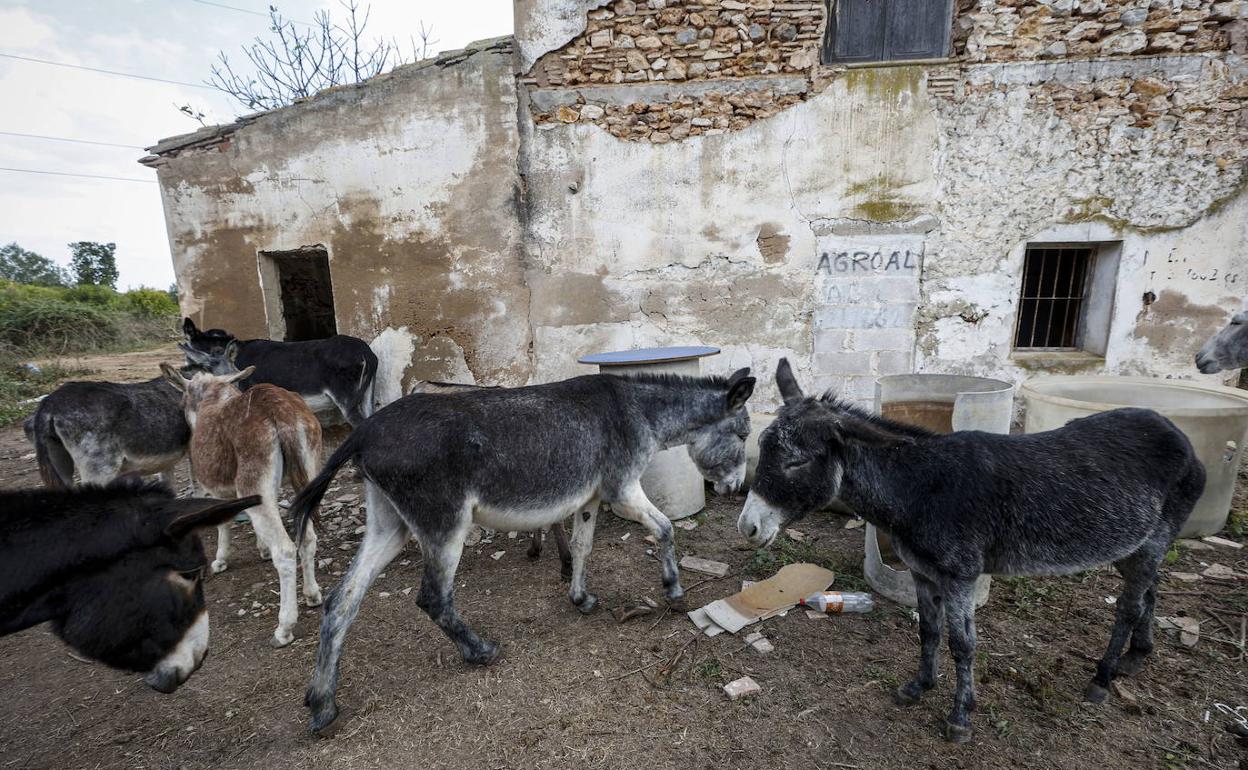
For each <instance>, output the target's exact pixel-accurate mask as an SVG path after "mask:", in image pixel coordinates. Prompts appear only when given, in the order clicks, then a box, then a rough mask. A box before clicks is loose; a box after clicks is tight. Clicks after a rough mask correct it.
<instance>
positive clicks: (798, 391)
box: [776, 358, 806, 404]
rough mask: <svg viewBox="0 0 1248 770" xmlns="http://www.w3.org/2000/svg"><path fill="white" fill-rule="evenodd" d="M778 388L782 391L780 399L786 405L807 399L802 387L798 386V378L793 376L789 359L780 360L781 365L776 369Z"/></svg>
mask: <svg viewBox="0 0 1248 770" xmlns="http://www.w3.org/2000/svg"><path fill="white" fill-rule="evenodd" d="M776 387H777V388H779V389H780V397H781V398H783V399H784V403H786V404H793V403H796V402H798V401H801V400H802V399H803V398H805V397H806V395H805V394H804V393H802V386H801V385H798V384H797V378H796V377H794V376H793V369H792V367H790V366H789V359H787V358H782V359H780V364H779V365H778V366H777V367H776Z"/></svg>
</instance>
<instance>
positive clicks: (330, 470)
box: [290, 430, 363, 544]
mask: <svg viewBox="0 0 1248 770" xmlns="http://www.w3.org/2000/svg"><path fill="white" fill-rule="evenodd" d="M362 443H363V439H361V437H360V431H359V430H354V431H352V432H351V435H350V436H347V440H346V441H344V442H342V445H341V446H339V447H338V449H337V450H336V451H335V452H334V453H333V454H332V455H330V456H329V459H328V460H327V461H326V462H325V467H324V468H322V469H321V472H320V473H319V474H317V476H316V478H314V479H312V480H311V481H309V482H307V483H306V484H304V485H302V487H301V488H300V490H299V493H298V494H296V495H295V499H294V500H293V501H291V503H290V515H291V516H292V517H293V518H294V521H295V542H296V544H301V543H302V542H303V533H304V531H305V530H306V529H307V528H308V521H309V520H311V519H312V518H315V517H316V507H317V506H318V505H320V504H321V498H322V497H324V496H325V490H326V489H328V488H329V482H331V481H333V480H334V476H335V475H336V474H337V473H338V469H339V468H341V467H342V466H343V465H345V464H346V463H347V461H348V460H352V459H354V458H355V456H356V454H357V453H358V452H359V450H360V445H361V444H362ZM293 481H294V478H293V477H292V482H293ZM292 485H293V483H292Z"/></svg>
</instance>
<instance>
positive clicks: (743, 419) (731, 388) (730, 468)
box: [688, 368, 754, 495]
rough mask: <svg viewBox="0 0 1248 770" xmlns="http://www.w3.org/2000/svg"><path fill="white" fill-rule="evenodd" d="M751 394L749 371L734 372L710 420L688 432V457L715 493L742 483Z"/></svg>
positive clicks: (752, 382)
mask: <svg viewBox="0 0 1248 770" xmlns="http://www.w3.org/2000/svg"><path fill="white" fill-rule="evenodd" d="M753 392H754V378H753V377H751V376H750V370H749V369H748V368H747V369H738V370H737V371H735V372H733V374H732V376H731V377H729V378H728V389H727V392H726V393H725V394H724V397H723V401H722V402H720V403H719V404H718V405H717V406H716V408H715V410H714V412H713V415H712V419H711V421H710V422H709V423H706V424H704V425H702V426H700V427H698V428H695V429H694V430H692V431H690V432H689V442H688V451H689V457H690V458H692V460H693V463H694V465H696V466H698V472H700V473H701V474H702V476H703V477H705V478H706V480H707V481H710V482H711V483H712V484H713V485H714V487H715V493H716V494H719V495H726V494H728V493H729V492H736V491H737V490H738V489H740V488H741V485H742V484H743V483H744V482H745V440H746V439H747V438H749V436H750V413H749V412H748V411H746V408H745V402H746V401H748V400H749V398H750V395H751V394H752V393H753Z"/></svg>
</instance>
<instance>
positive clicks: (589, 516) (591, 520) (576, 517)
mask: <svg viewBox="0 0 1248 770" xmlns="http://www.w3.org/2000/svg"><path fill="white" fill-rule="evenodd" d="M597 523H598V501H597V500H594V501H592V502H591V503H590V504H589V505H588V506H586V507H585V510H583V511H581V512H580V513H576V514H573V516H572V543H571V560H572V585H571V586H570V587H569V588H568V598H569V599H571V600H572V604H573V605H574V606H575V607H576V608H577V609H578V610H580V611H581V612H582V613H586V614H588V613H590V612H592V611H593V609H594V607H595V606H596V605H597V604H598V597H597V596H594V595H593V594H591V593H589V592H588V591H586V590H585V562H586V560H588V559H589V552H590V549H592V548H593V547H594V526H595V525H596V524H597Z"/></svg>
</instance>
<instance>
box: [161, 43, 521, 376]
mask: <svg viewBox="0 0 1248 770" xmlns="http://www.w3.org/2000/svg"><path fill="white" fill-rule="evenodd" d="M513 69H514V67H513V51H512V49H511V45H510V42H509V41H502V42H497V41H496V42H487V43H484V44H482V45H480V46H477V47H475V48H473V49H471V50H469V51H462V52H454V53H452V54H446V55H443V56H442V57H441V58H440V59H439V60H437V61H433V62H424V63H421V64H418V65H411V66H409V67H405V68H400V69H398V70H396V71H395V72H394V73H392V74H390V75H388V76H383V77H379V78H375V79H373V80H371V81H369V82H368V83H367V84H366V85H365V86H362V87H353V88H343V89H338V90H336V91H333V92H329V93H327V94H323V95H321V96H318V97H317V98H315V99H313V100H310V101H308V102H305V103H303V104H298V105H295V106H294V107H291V108H287V109H283V110H278V111H275V112H271V113H267V114H264V115H262V116H260V117H259V118H257V119H255V120H254V121H251V122H248V123H247V124H246V125H243V126H241V127H239V128H237V130H234V131H232V132H229V133H226V134H225V135H224V136H218V137H216V138H215V139H212V140H209V141H205V142H201V143H199V144H198V145H194V146H190V147H186V148H184V149H180V150H174V151H172V152H170V153H169V154H167V155H166V156H165V157H164V158H163V159H162V160H161V161H159V166H158V169H159V179H160V184H161V189H162V193H163V196H164V201H165V210H166V219H167V223H168V227H169V232H170V240H171V243H172V244H173V254H174V261H175V269H176V271H177V275H178V284H179V287H180V289H181V295H182V296H181V300H182V306H183V310H184V311H185V312H186V313H187V314H188V315H191V316H192V317H195V318H196V319H197V320H198V321H200V322H201V323H203V324H205V325H209V326H221V327H224V328H227V329H229V330H230V331H233V332H235V333H237V334H239V335H243V336H252V335H254V336H267V329H268V326H267V325H266V319H265V315H264V312H265V311H264V307H265V303H264V302H263V301H262V296H261V285H260V281H259V277H258V270H257V253H258V252H260V251H267V250H283V249H293V248H298V247H299V246H303V245H310V244H324V245H325V246H326V247H327V249H328V252H329V259H330V270H331V274H332V283H333V293H334V301H335V309H336V314H337V321H338V330H339V331H340V332H341V333H344V334H353V335H357V336H360V337H363V338H365V339H368V340H372V339H373V337H374V336H375V335H377V334H378V332H380V331H381V330H383V329H386V328H388V327H394V328H393V330H392V332H391V336H393V335H395V334H398V335H400V336H402V335H405V334H406V335H410V336H411V338H412V340H411V346H410V347H412V349H413V350H414V353H413V365H412V366H411V367H410V368H408V367H407V364H406V362H400V363H399V364H396V365H393V366H388V367H387V377H390V378H393V377H395V376H398V377H401V378H405V379H407V380H410V379H412V378H413V377H420V378H437V379H463V376H464V372H465V369H467V370H469V371H470V372H471V374H472V376H475V377H476V378H479V379H480V380H482V381H486V382H496V383H511V384H517V383H522V382H525V381H526V380H527V379H528V377H529V374H530V369H531V364H530V360H529V356H528V348H529V343H530V333H529V326H528V320H527V317H528V305H529V290H528V287H527V285H526V283H525V278H524V271H523V268H522V254H521V251H520V227H519V216H518V212H517V208H516V200H517V196H518V195H519V191H518V177H517V159H516V157H517V152H518V147H519V141H518V138H517V129H516V92H515V81H514V77H513V74H512V73H513ZM158 151H159V148H158ZM400 327H405V328H404V330H403V331H399V328H400ZM385 347H386V349H387V350H398V351H403V350H406V349H408V347H409V346H408V345H407V344H406V343H404V342H403V341H402V340H388V343H387V345H386V346H385ZM396 367H397V368H396ZM387 387H389V386H387ZM395 387H397V384H395Z"/></svg>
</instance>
